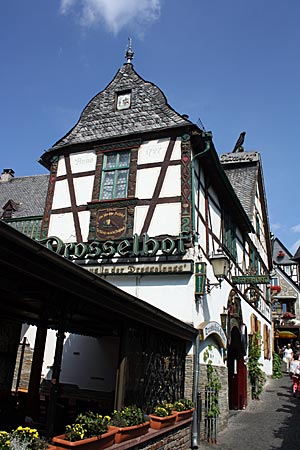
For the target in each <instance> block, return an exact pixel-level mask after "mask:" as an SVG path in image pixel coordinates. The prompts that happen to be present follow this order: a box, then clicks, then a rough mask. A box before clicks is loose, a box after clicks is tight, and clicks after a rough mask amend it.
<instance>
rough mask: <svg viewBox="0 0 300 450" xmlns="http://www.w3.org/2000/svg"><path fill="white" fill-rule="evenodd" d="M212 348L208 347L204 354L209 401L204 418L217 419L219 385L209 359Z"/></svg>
mask: <svg viewBox="0 0 300 450" xmlns="http://www.w3.org/2000/svg"><path fill="white" fill-rule="evenodd" d="M212 348H213V346H211V345H209V346H208V349H207V350H206V351H205V352H204V358H203V359H204V362H206V363H207V366H206V370H207V384H206V391H207V392H209V400H208V401H206V417H207V418H210V417H214V418H215V417H218V416H219V415H220V407H219V391H220V389H221V383H220V381H219V376H218V372H217V370H216V369H215V368H214V367H213V365H212V361H211V359H209V351H210V350H212Z"/></svg>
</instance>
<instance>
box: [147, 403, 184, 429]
mask: <svg viewBox="0 0 300 450" xmlns="http://www.w3.org/2000/svg"><path fill="white" fill-rule="evenodd" d="M173 409H174V406H173V404H172V403H168V402H162V403H159V404H158V405H156V406H155V407H154V410H153V413H152V414H150V415H149V417H150V427H151V428H154V429H155V430H160V429H161V428H165V427H168V426H170V425H174V423H175V422H176V417H177V413H175V412H174V411H173Z"/></svg>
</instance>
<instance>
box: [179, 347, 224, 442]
mask: <svg viewBox="0 0 300 450" xmlns="http://www.w3.org/2000/svg"><path fill="white" fill-rule="evenodd" d="M193 367H194V357H193V355H188V356H187V358H186V365H185V388H184V389H185V390H184V395H185V397H187V398H192V393H193V373H194V368H193ZM214 368H215V369H216V370H217V372H218V378H219V381H220V384H221V386H222V387H221V390H220V392H219V407H220V411H221V414H220V416H219V420H218V429H219V430H222V429H224V428H225V427H226V426H227V424H228V416H229V405H228V370H227V367H224V366H214ZM206 384H207V366H206V364H200V365H199V384H198V392H199V393H200V394H201V399H202V414H201V422H200V438H201V439H202V440H203V439H205V386H206Z"/></svg>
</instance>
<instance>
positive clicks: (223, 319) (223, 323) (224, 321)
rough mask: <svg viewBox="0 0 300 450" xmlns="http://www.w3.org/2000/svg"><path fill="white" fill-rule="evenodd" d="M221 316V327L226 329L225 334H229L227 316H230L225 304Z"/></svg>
mask: <svg viewBox="0 0 300 450" xmlns="http://www.w3.org/2000/svg"><path fill="white" fill-rule="evenodd" d="M220 318H221V327H222V330H223V331H224V333H225V334H227V318H228V311H227V309H226V308H225V306H223V312H222V313H221V314H220Z"/></svg>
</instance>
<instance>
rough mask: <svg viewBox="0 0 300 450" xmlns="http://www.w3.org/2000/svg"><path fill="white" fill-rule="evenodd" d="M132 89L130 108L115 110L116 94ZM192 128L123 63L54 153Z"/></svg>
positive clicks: (129, 66)
mask: <svg viewBox="0 0 300 450" xmlns="http://www.w3.org/2000/svg"><path fill="white" fill-rule="evenodd" d="M126 90H131V92H132V95H131V107H130V108H129V109H125V110H122V111H117V110H116V106H115V105H116V94H117V93H120V92H124V91H126ZM185 125H191V122H190V121H189V120H187V119H186V118H184V117H182V116H181V115H180V114H178V113H177V112H176V111H175V110H174V109H173V108H171V106H169V105H168V103H167V99H166V97H165V95H164V94H163V92H162V91H161V90H160V89H159V88H158V87H157V86H155V85H154V84H153V83H151V82H148V81H145V80H143V78H141V77H140V76H139V75H138V74H137V73H136V72H135V70H134V69H133V66H132V64H128V63H127V64H124V65H123V66H122V67H121V68H120V69H119V71H118V72H117V74H116V76H115V77H114V79H113V80H112V81H111V83H110V84H109V85H108V86H107V87H106V88H105V89H104V90H103V91H102V92H100V93H99V94H97V95H96V96H95V97H94V98H93V99H92V100H91V101H90V102H89V103H88V105H87V106H86V107H85V109H84V110H83V112H82V114H81V116H80V118H79V121H78V122H77V124H76V125H75V126H74V128H73V129H71V130H70V131H69V132H68V133H67V134H66V135H65V136H64V137H63V138H62V139H60V140H59V141H58V142H56V143H55V144H54V145H53V147H52V148H50V149H49V150H48V152H49V151H52V150H54V149H58V148H60V147H64V146H68V145H73V144H79V143H86V142H92V141H96V140H99V139H101V140H102V139H111V138H114V137H122V136H127V135H130V134H136V133H143V132H147V131H152V130H161V129H165V128H171V127H178V126H185Z"/></svg>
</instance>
